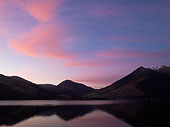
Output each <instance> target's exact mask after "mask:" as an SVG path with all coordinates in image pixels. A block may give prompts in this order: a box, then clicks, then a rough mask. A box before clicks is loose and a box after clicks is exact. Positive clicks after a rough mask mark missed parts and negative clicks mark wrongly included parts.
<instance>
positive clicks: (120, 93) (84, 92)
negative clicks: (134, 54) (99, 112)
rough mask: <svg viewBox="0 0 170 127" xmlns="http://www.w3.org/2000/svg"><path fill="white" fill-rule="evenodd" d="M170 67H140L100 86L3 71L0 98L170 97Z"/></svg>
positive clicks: (0, 76)
mask: <svg viewBox="0 0 170 127" xmlns="http://www.w3.org/2000/svg"><path fill="white" fill-rule="evenodd" d="M169 74H170V67H168V66H161V67H159V68H156V69H155V68H153V69H150V68H144V67H142V66H141V67H139V68H137V69H136V70H135V71H133V72H132V73H130V74H128V75H127V76H125V77H123V78H122V79H120V80H118V81H116V82H115V83H113V84H111V85H109V86H107V87H105V88H102V89H99V90H96V89H93V88H91V87H88V86H86V85H84V84H81V83H77V82H73V81H71V80H65V81H63V82H61V83H60V84H58V85H52V84H35V83H32V82H30V81H28V80H25V79H23V78H20V77H17V76H11V77H9V76H4V75H0V100H36V99H37V100H45V99H47V100H53V99H70V100H73V99H87V100H88V99H89V100H95V99H104V100H105V99H108V100H112V99H137V98H140V99H146V98H147V99H152V98H157V99H162V98H163V99H166V98H170V75H169Z"/></svg>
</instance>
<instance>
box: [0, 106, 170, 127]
mask: <svg viewBox="0 0 170 127" xmlns="http://www.w3.org/2000/svg"><path fill="white" fill-rule="evenodd" d="M169 113H170V103H122V104H121V103H118V104H109V105H59V106H0V126H13V127H27V126H29V127H48V126H50V127H62V126H63V127H64V126H69V127H87V126H93V127H106V126H107V127H114V126H115V127H133V126H134V127H162V126H170V123H169V121H170V117H167V116H169Z"/></svg>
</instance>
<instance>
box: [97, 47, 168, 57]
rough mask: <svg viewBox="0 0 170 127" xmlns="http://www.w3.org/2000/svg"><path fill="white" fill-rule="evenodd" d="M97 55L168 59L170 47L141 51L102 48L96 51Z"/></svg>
mask: <svg viewBox="0 0 170 127" xmlns="http://www.w3.org/2000/svg"><path fill="white" fill-rule="evenodd" d="M95 54H96V55H97V56H100V57H105V58H125V59H126V58H140V59H142V58H143V59H146V58H151V59H167V58H170V55H169V54H170V50H169V49H160V50H152V51H140V50H132V49H131V50H130V49H115V48H112V49H108V50H101V51H98V52H96V53H95Z"/></svg>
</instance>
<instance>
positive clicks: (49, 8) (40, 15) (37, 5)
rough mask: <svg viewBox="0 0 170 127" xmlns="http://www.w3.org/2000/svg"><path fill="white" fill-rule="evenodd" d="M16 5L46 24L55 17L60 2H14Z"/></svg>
mask: <svg viewBox="0 0 170 127" xmlns="http://www.w3.org/2000/svg"><path fill="white" fill-rule="evenodd" d="M16 1H17V3H18V5H20V7H22V8H23V9H24V10H25V11H27V12H28V13H29V14H30V15H31V16H32V17H34V18H35V19H37V20H39V21H41V22H48V21H49V20H51V19H52V17H53V16H55V11H56V9H57V8H58V7H59V4H60V0H24V1H23V0H16Z"/></svg>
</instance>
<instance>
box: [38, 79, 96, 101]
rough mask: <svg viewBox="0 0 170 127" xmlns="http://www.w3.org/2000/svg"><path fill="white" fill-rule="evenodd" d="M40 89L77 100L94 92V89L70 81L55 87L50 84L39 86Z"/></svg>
mask: <svg viewBox="0 0 170 127" xmlns="http://www.w3.org/2000/svg"><path fill="white" fill-rule="evenodd" d="M40 87H41V88H44V89H46V90H49V91H51V92H54V93H57V94H58V95H60V96H64V97H67V98H70V99H73V98H79V97H81V96H84V95H87V94H89V93H91V92H94V91H95V89H93V88H91V87H88V86H86V85H84V84H81V83H77V82H73V81H71V80H65V81H63V82H61V83H60V84H58V85H57V86H55V85H51V84H40Z"/></svg>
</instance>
